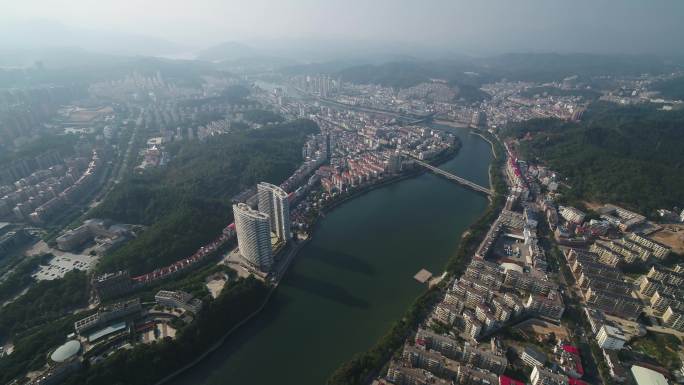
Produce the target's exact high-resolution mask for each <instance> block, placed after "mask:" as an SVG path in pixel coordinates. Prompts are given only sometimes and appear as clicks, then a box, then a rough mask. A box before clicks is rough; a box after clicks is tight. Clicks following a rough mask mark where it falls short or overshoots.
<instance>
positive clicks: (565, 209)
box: [558, 206, 586, 224]
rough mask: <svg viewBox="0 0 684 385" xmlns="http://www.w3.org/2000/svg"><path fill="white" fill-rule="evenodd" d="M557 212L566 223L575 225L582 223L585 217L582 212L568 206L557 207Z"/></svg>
mask: <svg viewBox="0 0 684 385" xmlns="http://www.w3.org/2000/svg"><path fill="white" fill-rule="evenodd" d="M558 212H559V213H560V215H561V216H562V217H563V218H564V219H565V220H566V221H568V222H572V223H577V224H580V223H582V222H584V217H585V216H586V214H584V213H583V212H582V211H580V210H578V209H576V208H574V207H569V206H560V207H558Z"/></svg>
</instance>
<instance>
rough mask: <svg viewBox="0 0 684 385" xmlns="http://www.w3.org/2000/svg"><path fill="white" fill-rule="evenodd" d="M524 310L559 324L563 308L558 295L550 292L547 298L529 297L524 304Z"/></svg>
mask: <svg viewBox="0 0 684 385" xmlns="http://www.w3.org/2000/svg"><path fill="white" fill-rule="evenodd" d="M525 309H527V311H530V312H533V313H536V314H537V315H538V316H540V317H542V318H546V319H549V320H552V321H554V322H560V319H561V317H562V316H563V312H564V311H565V306H564V305H563V300H562V299H561V296H560V294H559V293H557V292H556V291H552V292H550V293H549V294H548V295H547V296H541V295H530V296H529V297H528V298H527V302H525Z"/></svg>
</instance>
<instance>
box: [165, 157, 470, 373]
mask: <svg viewBox="0 0 684 385" xmlns="http://www.w3.org/2000/svg"><path fill="white" fill-rule="evenodd" d="M460 146H461V145H460V144H459V146H457V147H456V148H453V149H452V150H450V151H448V152H447V153H445V154H442V155H440V156H439V157H437V158H436V159H434V160H433V161H431V162H430V163H434V164H440V163H443V162H446V161H448V160H450V159H453V157H455V156H456V155H457V154H458V150H459V148H460ZM425 172H426V170H424V169H418V168H414V169H412V170H410V171H407V172H405V173H403V174H400V175H398V176H395V177H391V178H388V179H384V180H382V181H379V182H377V183H373V184H371V185H368V186H364V187H363V188H360V189H357V190H355V191H353V192H352V193H351V194H350V195H349V196H347V197H345V198H344V199H342V200H340V201H335V202H333V203H332V205H331V206H328V207H325V208H322V209H321V213H322V214H328V213H330V212H332V211H333V210H335V209H337V208H339V207H340V206H342V205H343V204H344V203H347V202H349V201H352V200H353V199H355V198H358V197H360V196H362V195H365V194H367V193H369V192H372V191H374V190H376V189H379V188H383V187H386V186H388V185H390V184H394V183H398V182H401V181H403V180H406V179H410V178H414V177H416V176H419V175H421V174H422V173H425ZM321 219H322V218H321V216H320V215H319V216H318V217H317V218H316V221H315V223H314V224H313V225H312V226H311V230H310V233H309V238H308V239H306V240H304V241H302V243H301V244H298V245H296V246H295V247H297V250H296V251H295V255H294V256H292V259H293V260H294V259H295V258H296V253H298V252H299V251H300V250H301V248H302V247H303V246H304V245H305V244H306V243H308V242H309V241H310V240H311V239H312V237H313V236H314V234H315V230H316V228H317V227H318V225H319V224H320V222H321ZM290 263H291V262H290ZM290 263H288V265H289V264H290ZM285 274H287V271H285V272H284V273H283V275H285ZM276 289H277V284H276V285H273V286H271V288H270V290H269V292H268V295H267V296H266V298H264V301H263V302H262V303H261V305H260V306H259V308H258V309H257V310H256V311H254V312H253V313H251V314H250V315H249V316H247V317H246V318H245V319H244V320H243V321H241V322H240V323H239V324H237V325H235V326H234V327H232V328H231V329H230V330H228V331H227V332H226V334H224V335H223V336H222V337H221V338H219V340H217V342H216V343H215V344H213V345H212V346H211V347H209V349H208V350H207V351H205V352H204V353H202V354H201V355H200V356H198V357H197V358H195V359H194V360H193V361H192V362H190V363H188V364H186V365H184V366H183V367H182V368H180V369H178V370H176V371H175V372H173V373H171V374H169V375H168V376H166V377H165V378H163V379H161V380H160V381H158V382H157V383H155V385H163V384H166V383H168V382H170V381H171V380H173V379H175V378H176V377H178V376H179V375H181V374H183V373H184V372H185V371H187V370H189V369H191V368H192V367H194V366H196V365H197V364H199V363H200V362H201V361H202V360H204V359H205V358H206V357H207V356H209V355H210V354H212V353H213V352H215V351H216V350H217V349H218V348H220V347H221V346H222V345H223V344H224V343H225V342H226V339H227V338H228V337H229V336H231V335H232V334H233V333H234V332H235V331H236V330H238V329H239V328H240V327H241V326H243V325H245V324H246V323H247V322H249V320H251V319H252V318H254V317H255V316H256V315H258V314H259V313H260V312H261V311H262V310H263V309H264V307H265V306H266V305H267V304H268V301H269V299H270V298H271V296H272V294H273V293H274V292H275V290H276Z"/></svg>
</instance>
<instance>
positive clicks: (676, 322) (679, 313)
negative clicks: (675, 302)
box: [662, 306, 684, 332]
mask: <svg viewBox="0 0 684 385" xmlns="http://www.w3.org/2000/svg"><path fill="white" fill-rule="evenodd" d="M662 320H663V326H666V327H669V328H672V329H675V330H678V331H680V332H681V331H684V311H683V310H682V308H681V307H680V308H677V309H675V308H673V307H672V306H668V307H667V310H665V313H663V317H662Z"/></svg>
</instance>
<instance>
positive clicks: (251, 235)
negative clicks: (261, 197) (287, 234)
mask: <svg viewBox="0 0 684 385" xmlns="http://www.w3.org/2000/svg"><path fill="white" fill-rule="evenodd" d="M233 216H234V217H235V231H236V232H237V238H238V248H239V249H240V254H241V255H242V256H243V257H244V258H245V259H246V260H247V261H249V262H250V263H252V264H253V265H255V266H257V267H258V268H259V269H261V270H262V271H269V270H270V269H271V266H272V265H273V250H272V248H271V223H270V218H269V216H268V215H267V214H264V213H262V212H259V211H257V210H253V209H252V208H251V207H249V206H248V205H246V204H244V203H238V204H236V205H233Z"/></svg>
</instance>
